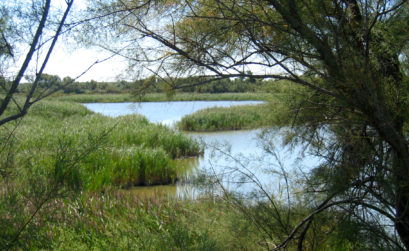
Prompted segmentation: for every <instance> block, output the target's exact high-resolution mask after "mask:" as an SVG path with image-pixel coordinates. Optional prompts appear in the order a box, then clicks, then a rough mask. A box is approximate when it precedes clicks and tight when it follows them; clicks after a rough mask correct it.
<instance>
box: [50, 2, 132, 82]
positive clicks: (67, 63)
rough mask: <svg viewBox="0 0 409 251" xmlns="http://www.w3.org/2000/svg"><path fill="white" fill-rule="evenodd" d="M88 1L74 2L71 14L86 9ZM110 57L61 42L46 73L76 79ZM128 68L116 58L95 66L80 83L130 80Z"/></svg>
mask: <svg viewBox="0 0 409 251" xmlns="http://www.w3.org/2000/svg"><path fill="white" fill-rule="evenodd" d="M59 1H62V0H59ZM86 1H87V0H74V6H73V10H72V11H71V14H73V13H74V11H76V10H81V9H85V8H86ZM54 3H56V2H54ZM58 4H62V5H65V3H64V2H61V3H58V1H57V5H58ZM110 56H111V54H110V53H108V52H106V51H103V50H100V49H96V48H76V49H75V48H68V47H67V46H66V45H65V44H64V42H63V41H59V42H57V44H56V47H55V49H54V51H53V53H52V55H51V57H50V60H49V62H48V64H47V66H46V69H45V72H44V73H47V74H52V75H58V76H60V77H61V78H64V77H66V76H69V77H71V78H76V77H77V76H79V75H80V74H82V73H83V72H84V71H86V70H87V69H88V68H89V67H90V66H91V65H93V64H94V63H95V62H96V61H101V60H104V59H106V58H108V57H110ZM126 68H127V63H126V62H125V61H124V60H123V59H121V58H120V57H118V56H116V57H113V58H111V59H109V60H107V61H105V62H102V63H99V64H96V65H94V66H93V67H92V68H91V69H90V70H88V71H87V72H86V73H85V74H84V75H83V76H81V77H80V78H79V79H78V81H81V82H82V81H90V80H96V81H116V80H118V79H120V80H122V79H125V80H129V78H127V76H126Z"/></svg>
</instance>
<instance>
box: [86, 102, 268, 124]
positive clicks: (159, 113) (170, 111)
mask: <svg viewBox="0 0 409 251" xmlns="http://www.w3.org/2000/svg"><path fill="white" fill-rule="evenodd" d="M260 103H263V102H262V101H172V102H139V103H126V102H125V103H88V104H84V105H85V106H86V107H87V108H88V109H90V110H91V111H94V112H98V113H101V114H104V115H106V116H111V117H117V116H121V115H127V114H132V113H138V114H141V115H143V116H145V117H146V118H147V119H148V120H149V121H151V122H154V123H162V124H165V125H172V124H174V123H175V122H177V121H179V120H180V119H181V118H182V117H183V116H185V115H188V114H191V113H194V112H196V111H198V110H201V109H205V108H209V107H215V106H218V107H230V106H234V105H249V104H260Z"/></svg>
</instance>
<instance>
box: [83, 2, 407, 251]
mask: <svg viewBox="0 0 409 251" xmlns="http://www.w3.org/2000/svg"><path fill="white" fill-rule="evenodd" d="M90 12H91V14H93V15H95V12H96V13H97V14H98V15H99V16H104V17H105V16H109V20H108V19H103V18H101V19H99V20H97V21H96V22H94V23H90V25H89V28H91V27H92V28H94V29H96V30H99V31H100V32H101V37H102V36H106V35H107V33H106V32H104V30H102V29H101V27H102V26H99V22H101V23H103V24H104V26H103V28H104V29H106V27H107V24H108V27H110V28H111V29H109V32H112V34H114V35H113V36H108V39H104V40H98V39H97V40H96V43H99V44H100V45H101V46H103V47H108V48H111V49H112V48H113V47H112V46H110V44H114V42H115V41H113V39H115V40H117V41H134V40H132V39H134V38H135V37H140V38H141V40H142V41H138V42H137V43H132V45H133V49H132V50H128V51H126V52H125V53H123V52H122V51H118V53H120V54H122V55H124V56H125V57H127V58H130V59H131V60H132V61H133V62H139V63H140V64H142V65H143V66H145V67H148V68H149V67H151V68H149V69H150V70H151V71H154V72H155V74H156V75H157V76H160V77H161V78H169V77H177V76H183V75H184V76H186V75H194V76H202V77H203V78H211V77H213V78H215V79H220V78H221V79H225V78H231V77H243V78H245V77H248V78H250V77H251V78H254V79H266V78H273V79H277V80H287V81H290V82H292V83H296V84H298V85H301V86H305V87H307V88H308V89H307V90H304V91H303V96H301V98H302V99H303V100H300V99H295V100H294V101H293V102H291V103H290V105H295V106H294V107H293V108H296V111H297V113H296V118H297V121H296V123H299V124H300V125H302V126H299V127H297V128H295V129H296V130H294V131H293V135H292V136H293V137H292V140H293V141H303V142H309V143H310V145H311V147H313V148H314V149H313V151H314V152H315V154H316V155H318V156H322V158H324V159H325V163H324V164H320V165H319V166H317V169H316V170H315V171H313V172H312V173H310V174H308V175H307V176H306V178H307V180H306V185H307V186H306V189H308V190H311V191H316V193H315V194H314V195H312V198H314V199H315V200H318V201H321V202H322V203H323V204H320V203H318V204H317V205H321V207H317V208H316V210H313V211H312V213H314V212H317V213H322V212H323V211H325V210H321V209H324V208H325V209H328V208H330V207H334V208H337V209H340V210H344V212H345V213H346V214H348V215H349V217H351V218H353V219H354V222H359V223H360V224H361V225H362V226H366V227H363V228H364V229H366V230H365V231H367V232H368V233H369V232H370V233H372V234H377V235H378V237H379V239H382V240H383V241H384V242H385V243H387V245H389V246H390V247H391V248H402V249H403V248H406V249H409V210H408V205H409V183H408V180H409V171H408V170H409V150H408V147H407V145H408V135H407V132H406V129H407V126H408V121H409V120H408V119H409V114H408V111H409V110H408V109H407V108H408V105H407V102H408V90H409V88H408V84H409V81H408V79H409V78H408V75H407V74H408V68H407V65H408V63H407V59H408V54H407V53H408V45H409V44H408V41H409V39H408V36H409V35H408V34H409V33H408V32H407V27H408V25H409V23H408V20H409V18H408V15H409V3H408V1H384V0H380V1H361V0H346V1H341V0H340V1H327V0H318V1H296V0H291V1H280V0H260V1H235V0H232V1H219V0H199V1H190V0H185V1H114V0H113V1H101V2H99V3H98V2H97V3H96V4H95V5H94V6H93V8H92V9H91V8H90ZM106 22H107V23H106ZM129 24H132V25H129ZM152 24H157V25H152ZM104 38H105V37H104ZM148 41H149V42H148ZM147 44H149V46H150V48H146V46H145V45H147ZM152 45H153V46H152ZM152 47H155V48H152ZM113 49H114V50H115V48H113ZM146 52H149V53H146ZM135 55H136V56H135ZM153 62H156V63H157V64H156V65H155V68H152V66H153ZM250 66H254V67H255V68H258V71H257V73H255V74H253V73H251V72H248V70H253V68H251V67H250ZM260 68H261V69H260ZM289 139H291V137H289ZM327 206H328V207H327ZM313 219H314V217H311V218H308V219H307V220H306V221H302V222H301V227H298V228H296V229H295V232H294V234H293V235H291V236H289V237H288V238H287V237H283V238H284V239H283V240H281V241H282V244H281V245H278V246H277V248H284V247H285V246H286V245H287V244H288V242H289V241H290V239H294V240H299V242H298V243H299V245H300V249H301V248H302V246H303V240H304V238H302V237H303V236H304V232H305V231H306V232H308V231H309V228H310V226H311V224H312V223H311V222H313V221H314V220H313ZM385 222H390V223H391V224H394V230H395V231H390V230H389V229H388V227H387V225H388V223H385ZM303 229H305V231H304V230H303Z"/></svg>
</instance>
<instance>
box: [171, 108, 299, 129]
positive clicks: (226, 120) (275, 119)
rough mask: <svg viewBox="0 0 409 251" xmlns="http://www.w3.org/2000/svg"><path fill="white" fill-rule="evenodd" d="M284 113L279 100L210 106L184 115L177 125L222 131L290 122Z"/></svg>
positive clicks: (180, 127) (183, 127)
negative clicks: (264, 102)
mask: <svg viewBox="0 0 409 251" xmlns="http://www.w3.org/2000/svg"><path fill="white" fill-rule="evenodd" d="M286 114H287V113H285V111H284V110H283V105H280V103H279V102H271V103H268V104H260V105H243V106H232V107H212V108H207V109H203V110H199V111H197V112H195V113H193V114H190V115H186V116H184V117H183V118H182V119H181V121H180V122H179V123H178V124H177V126H178V128H179V129H180V130H184V131H224V130H240V129H253V128H261V127H268V126H282V125H287V124H289V123H290V119H291V118H290V117H288V116H286ZM287 115H288V114H287Z"/></svg>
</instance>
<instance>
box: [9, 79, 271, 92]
mask: <svg viewBox="0 0 409 251" xmlns="http://www.w3.org/2000/svg"><path fill="white" fill-rule="evenodd" d="M3 80H4V79H3ZM266 83H267V82H266V81H261V80H256V79H253V78H235V79H219V80H214V81H210V80H209V79H203V78H200V77H188V78H178V79H160V78H157V77H149V78H147V79H141V80H136V81H133V82H128V81H118V82H97V81H94V80H91V81H87V82H76V81H73V80H72V79H71V78H70V77H65V78H63V79H61V78H60V77H58V76H55V75H48V74H43V76H42V79H41V80H40V82H39V83H38V84H39V87H40V89H43V90H44V89H58V92H60V93H65V94H84V93H89V94H97V93H102V94H106V93H162V92H169V91H173V90H177V91H178V92H196V93H226V92H236V93H240V92H257V91H262V90H263V88H264V87H265V86H266ZM8 84H10V83H7V81H2V85H3V87H4V86H6V85H8ZM31 86H32V84H30V83H26V84H22V85H20V86H19V90H18V91H20V92H26V91H28V90H29V89H30V88H31ZM2 89H3V88H2Z"/></svg>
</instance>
